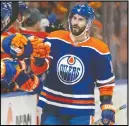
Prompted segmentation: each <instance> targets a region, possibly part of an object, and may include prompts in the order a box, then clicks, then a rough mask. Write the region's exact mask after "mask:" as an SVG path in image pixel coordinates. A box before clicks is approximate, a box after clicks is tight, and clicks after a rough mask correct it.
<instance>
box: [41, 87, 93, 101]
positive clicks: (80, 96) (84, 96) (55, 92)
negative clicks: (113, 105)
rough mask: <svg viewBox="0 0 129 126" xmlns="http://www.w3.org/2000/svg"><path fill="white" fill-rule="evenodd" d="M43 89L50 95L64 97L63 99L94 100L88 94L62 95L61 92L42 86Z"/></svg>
mask: <svg viewBox="0 0 129 126" xmlns="http://www.w3.org/2000/svg"><path fill="white" fill-rule="evenodd" d="M43 89H44V90H46V91H48V92H50V93H53V94H55V95H60V96H64V97H71V98H94V95H92V94H89V95H83V94H82V95H76V94H64V93H62V92H58V91H54V90H52V89H50V88H47V87H45V86H43Z"/></svg>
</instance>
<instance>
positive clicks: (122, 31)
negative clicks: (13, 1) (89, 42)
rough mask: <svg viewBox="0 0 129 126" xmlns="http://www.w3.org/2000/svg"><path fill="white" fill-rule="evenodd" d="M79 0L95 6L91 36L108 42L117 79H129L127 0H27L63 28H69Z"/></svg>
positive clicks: (29, 4) (51, 23) (52, 22)
mask: <svg viewBox="0 0 129 126" xmlns="http://www.w3.org/2000/svg"><path fill="white" fill-rule="evenodd" d="M78 3H79V4H89V5H90V6H92V7H93V8H94V10H95V14H96V19H95V20H94V22H93V25H92V28H91V31H90V32H91V36H94V37H96V38H98V39H101V40H103V41H104V42H105V43H107V44H108V46H109V48H110V51H111V55H112V62H113V67H114V72H115V76H116V79H127V5H128V4H127V2H26V4H27V5H28V6H29V7H30V8H37V9H38V10H39V11H40V12H41V13H42V14H44V15H45V16H46V17H47V19H48V20H49V23H50V25H53V24H54V26H55V25H58V26H57V27H60V28H62V29H63V28H64V29H67V17H68V14H69V11H70V9H71V8H72V7H73V6H74V5H75V4H78ZM55 30H56V29H55ZM48 32H49V31H48Z"/></svg>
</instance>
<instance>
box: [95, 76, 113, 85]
mask: <svg viewBox="0 0 129 126" xmlns="http://www.w3.org/2000/svg"><path fill="white" fill-rule="evenodd" d="M113 79H115V76H113V77H110V78H109V79H107V80H97V81H96V82H97V83H100V84H104V83H108V82H110V81H112V80H113Z"/></svg>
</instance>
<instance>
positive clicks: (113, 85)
mask: <svg viewBox="0 0 129 126" xmlns="http://www.w3.org/2000/svg"><path fill="white" fill-rule="evenodd" d="M110 86H112V87H115V83H113V84H108V85H104V86H100V87H98V88H101V87H110Z"/></svg>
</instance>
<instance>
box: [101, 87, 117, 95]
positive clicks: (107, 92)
mask: <svg viewBox="0 0 129 126" xmlns="http://www.w3.org/2000/svg"><path fill="white" fill-rule="evenodd" d="M113 90H114V87H112V86H108V87H101V88H99V92H100V96H103V95H113Z"/></svg>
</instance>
